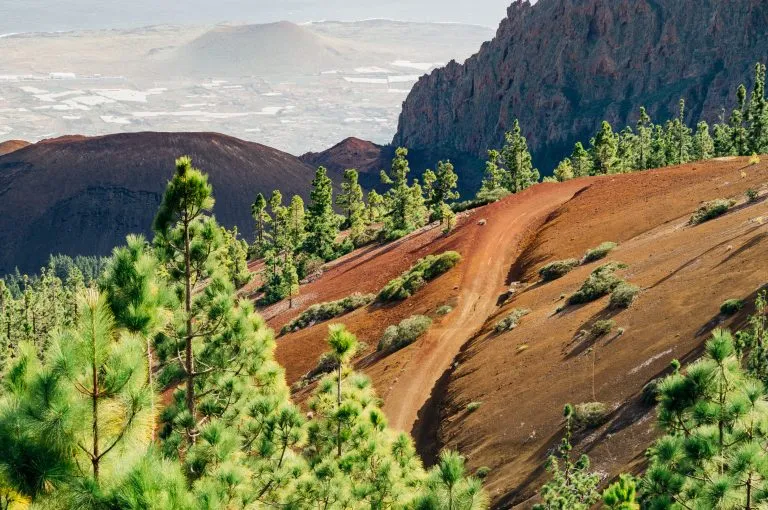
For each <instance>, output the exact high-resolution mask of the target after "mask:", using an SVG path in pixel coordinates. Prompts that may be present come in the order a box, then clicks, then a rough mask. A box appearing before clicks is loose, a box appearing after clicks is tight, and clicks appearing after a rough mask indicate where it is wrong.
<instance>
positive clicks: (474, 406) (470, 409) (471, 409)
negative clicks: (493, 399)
mask: <svg viewBox="0 0 768 510" xmlns="http://www.w3.org/2000/svg"><path fill="white" fill-rule="evenodd" d="M481 405H483V403H482V402H470V403H469V404H467V411H468V412H470V413H472V412H475V411H477V410H478V409H480V406H481Z"/></svg>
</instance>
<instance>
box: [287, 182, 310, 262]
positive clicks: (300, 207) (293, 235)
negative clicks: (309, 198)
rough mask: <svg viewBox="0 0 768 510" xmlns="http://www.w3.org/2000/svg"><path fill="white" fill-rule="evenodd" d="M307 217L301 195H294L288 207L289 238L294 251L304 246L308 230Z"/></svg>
mask: <svg viewBox="0 0 768 510" xmlns="http://www.w3.org/2000/svg"><path fill="white" fill-rule="evenodd" d="M305 216H306V213H305V212H304V200H302V198H301V197H300V196H299V195H293V197H291V205H290V206H288V237H289V239H290V243H291V246H292V247H293V249H294V250H297V249H298V248H300V247H301V245H302V244H304V238H305V236H306V229H307V223H306V218H305Z"/></svg>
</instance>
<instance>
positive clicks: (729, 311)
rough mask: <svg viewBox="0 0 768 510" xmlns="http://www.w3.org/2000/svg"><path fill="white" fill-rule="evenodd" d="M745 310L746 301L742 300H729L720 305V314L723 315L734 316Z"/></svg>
mask: <svg viewBox="0 0 768 510" xmlns="http://www.w3.org/2000/svg"><path fill="white" fill-rule="evenodd" d="M742 308H744V301H742V300H741V299H728V300H727V301H724V302H723V304H722V305H720V313H722V314H723V315H734V314H736V313H738V312H739V310H741V309H742Z"/></svg>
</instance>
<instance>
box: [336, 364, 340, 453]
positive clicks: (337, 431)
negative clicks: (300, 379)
mask: <svg viewBox="0 0 768 510" xmlns="http://www.w3.org/2000/svg"><path fill="white" fill-rule="evenodd" d="M338 374H339V377H338V381H337V384H336V402H337V406H336V410H337V411H338V410H339V409H340V408H341V360H339V368H338ZM336 450H337V451H336V454H337V455H338V456H339V457H341V420H338V422H337V427H336Z"/></svg>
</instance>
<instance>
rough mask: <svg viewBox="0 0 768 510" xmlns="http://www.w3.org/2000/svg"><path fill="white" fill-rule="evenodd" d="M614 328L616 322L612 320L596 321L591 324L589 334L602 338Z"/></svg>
mask: <svg viewBox="0 0 768 510" xmlns="http://www.w3.org/2000/svg"><path fill="white" fill-rule="evenodd" d="M615 327H616V322H614V321H612V320H605V321H597V322H595V323H594V324H592V329H591V331H590V332H591V333H592V336H604V335H607V334H608V333H610V332H611V331H613V328H615Z"/></svg>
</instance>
